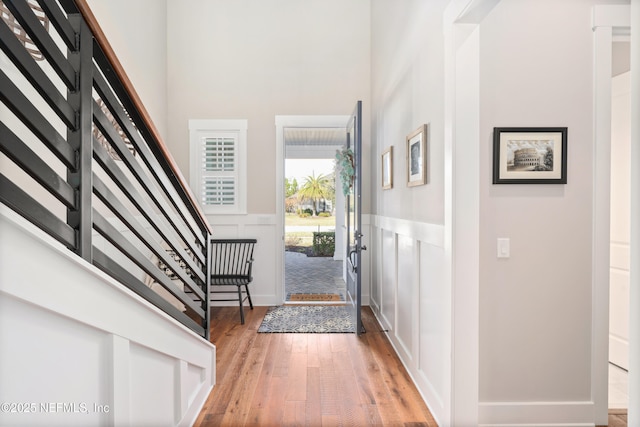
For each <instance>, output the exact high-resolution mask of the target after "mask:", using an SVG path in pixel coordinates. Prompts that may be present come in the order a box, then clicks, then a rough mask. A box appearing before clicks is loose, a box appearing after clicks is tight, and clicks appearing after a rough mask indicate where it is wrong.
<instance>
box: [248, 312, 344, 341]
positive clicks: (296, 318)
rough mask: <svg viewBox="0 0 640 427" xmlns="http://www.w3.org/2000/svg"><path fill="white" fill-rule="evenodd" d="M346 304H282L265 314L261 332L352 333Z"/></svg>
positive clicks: (259, 330)
mask: <svg viewBox="0 0 640 427" xmlns="http://www.w3.org/2000/svg"><path fill="white" fill-rule="evenodd" d="M354 330H355V326H354V325H353V322H352V321H351V317H350V316H349V312H348V311H347V309H346V307H345V306H331V305H325V306H314V305H280V306H277V307H270V308H269V310H267V313H266V314H265V315H264V319H263V320H262V324H261V325H260V328H258V332H259V333H307V334H309V333H318V334H327V333H352V332H353V331H354Z"/></svg>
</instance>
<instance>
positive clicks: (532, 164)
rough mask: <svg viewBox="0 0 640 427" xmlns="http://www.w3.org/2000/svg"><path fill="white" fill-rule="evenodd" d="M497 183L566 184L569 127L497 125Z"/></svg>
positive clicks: (495, 174) (494, 137)
mask: <svg viewBox="0 0 640 427" xmlns="http://www.w3.org/2000/svg"><path fill="white" fill-rule="evenodd" d="M493 183H494V184H566V183H567V128H566V127H557V128H556V127H551V128H493Z"/></svg>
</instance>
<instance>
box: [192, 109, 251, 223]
mask: <svg viewBox="0 0 640 427" xmlns="http://www.w3.org/2000/svg"><path fill="white" fill-rule="evenodd" d="M189 139H190V145H191V147H190V148H191V156H190V157H191V162H190V172H191V188H192V189H193V191H194V193H195V194H196V196H197V197H198V201H199V202H200V204H201V205H202V207H203V209H204V212H205V213H207V214H246V213H247V212H246V211H247V208H246V207H247V179H246V169H247V168H246V157H247V156H246V151H247V120H189Z"/></svg>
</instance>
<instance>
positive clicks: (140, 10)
mask: <svg viewBox="0 0 640 427" xmlns="http://www.w3.org/2000/svg"><path fill="white" fill-rule="evenodd" d="M87 3H88V4H89V7H90V8H91V11H92V12H93V14H94V15H95V16H96V19H97V20H98V24H99V25H100V28H102V31H104V33H105V35H106V36H107V40H108V41H109V43H110V44H111V47H112V48H113V50H114V52H115V53H116V56H117V57H118V60H119V61H120V63H121V64H122V66H123V67H124V70H125V72H126V73H127V76H128V77H129V79H130V80H131V83H132V84H133V87H134V88H135V90H136V92H137V93H138V96H140V99H141V100H142V103H143V104H144V106H145V108H146V109H147V111H148V112H149V115H150V116H151V120H152V121H153V124H154V125H155V126H156V128H157V129H158V132H160V135H161V136H162V138H163V139H164V140H165V142H166V139H167V136H168V135H167V129H168V124H167V2H166V0H106V1H105V0H88V1H87ZM187 164H188V163H187Z"/></svg>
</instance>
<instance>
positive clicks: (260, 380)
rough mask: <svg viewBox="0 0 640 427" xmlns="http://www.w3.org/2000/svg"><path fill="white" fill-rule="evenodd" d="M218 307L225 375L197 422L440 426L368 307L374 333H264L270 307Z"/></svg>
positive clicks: (216, 334)
mask: <svg viewBox="0 0 640 427" xmlns="http://www.w3.org/2000/svg"><path fill="white" fill-rule="evenodd" d="M237 310H238V309H237V308H235V307H220V308H218V307H216V308H213V309H212V319H213V320H212V330H211V336H212V342H213V343H214V344H215V345H216V352H217V364H216V369H217V374H218V375H217V382H216V384H215V386H214V389H213V391H212V392H211V394H210V396H209V398H208V399H207V402H205V404H204V406H203V409H202V412H201V413H200V415H199V417H198V419H197V420H196V422H195V424H194V425H195V426H198V427H202V426H279V425H291V426H296V425H306V426H338V425H339V426H347V425H353V426H365V425H366V426H370V425H371V426H374V425H383V426H387V425H390V426H435V423H434V422H433V417H432V416H431V414H430V413H429V411H428V410H427V408H426V405H425V404H424V402H423V401H422V399H421V398H420V395H419V393H418V392H417V389H416V388H415V386H414V385H413V383H412V382H411V380H410V377H409V376H408V374H407V373H406V371H405V370H404V367H403V366H402V364H401V363H400V361H399V359H398V358H397V356H396V355H395V353H394V351H393V347H392V346H391V345H390V343H389V342H388V340H387V338H386V336H385V334H384V333H381V332H380V328H379V326H378V325H377V322H376V321H375V318H374V317H373V315H372V314H371V312H370V310H369V309H368V308H366V307H365V308H364V309H363V320H364V321H365V322H366V328H367V330H368V331H371V332H368V333H367V334H365V335H363V336H360V337H358V336H356V335H355V334H258V333H257V329H258V327H259V325H260V322H261V320H262V317H263V316H264V314H265V312H266V307H256V308H255V309H254V310H252V311H251V310H246V311H245V313H246V315H247V317H246V323H245V325H240V322H239V319H238V318H237V317H238V311H237Z"/></svg>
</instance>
